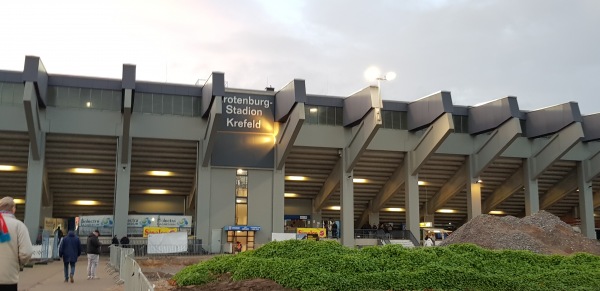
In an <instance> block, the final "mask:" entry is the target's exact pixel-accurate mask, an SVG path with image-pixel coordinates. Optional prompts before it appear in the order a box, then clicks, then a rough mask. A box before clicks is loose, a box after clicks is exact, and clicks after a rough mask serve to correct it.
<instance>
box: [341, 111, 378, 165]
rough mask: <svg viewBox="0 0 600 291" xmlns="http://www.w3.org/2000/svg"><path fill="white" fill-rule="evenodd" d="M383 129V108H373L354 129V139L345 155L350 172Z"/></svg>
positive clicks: (351, 140) (352, 138)
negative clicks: (379, 130)
mask: <svg viewBox="0 0 600 291" xmlns="http://www.w3.org/2000/svg"><path fill="white" fill-rule="evenodd" d="M380 127H381V108H377V107H376V108H373V109H371V111H369V113H367V115H366V116H365V118H364V119H363V120H362V121H361V123H360V124H359V125H358V126H355V127H353V128H352V137H351V139H350V142H349V143H348V147H347V153H348V155H345V158H346V164H347V168H346V169H345V170H346V172H350V171H352V170H353V169H354V167H355V166H356V163H358V160H359V159H360V156H361V155H362V153H364V151H365V150H366V149H367V146H369V143H370V142H371V140H372V139H373V137H374V136H375V134H376V133H377V130H378V129H379V128H380Z"/></svg>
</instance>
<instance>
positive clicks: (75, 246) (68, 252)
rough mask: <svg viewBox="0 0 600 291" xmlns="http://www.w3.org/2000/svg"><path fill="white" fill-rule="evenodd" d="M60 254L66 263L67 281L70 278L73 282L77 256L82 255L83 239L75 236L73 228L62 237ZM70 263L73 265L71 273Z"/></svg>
mask: <svg viewBox="0 0 600 291" xmlns="http://www.w3.org/2000/svg"><path fill="white" fill-rule="evenodd" d="M58 255H59V256H60V257H61V258H62V259H63V263H64V265H65V282H68V281H69V279H70V280H71V283H73V282H74V281H73V275H75V264H76V263H77V258H79V256H80V255H81V241H80V240H79V238H78V237H77V236H75V233H74V232H73V231H72V230H71V231H69V234H67V236H66V237H64V238H63V239H62V242H61V244H60V249H59V250H58ZM69 265H71V272H70V273H69Z"/></svg>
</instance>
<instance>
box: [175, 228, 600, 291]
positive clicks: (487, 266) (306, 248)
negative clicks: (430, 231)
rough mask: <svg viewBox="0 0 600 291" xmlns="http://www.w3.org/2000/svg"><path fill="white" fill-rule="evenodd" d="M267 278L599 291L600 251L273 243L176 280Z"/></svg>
mask: <svg viewBox="0 0 600 291" xmlns="http://www.w3.org/2000/svg"><path fill="white" fill-rule="evenodd" d="M222 273H231V274H232V277H233V279H234V280H243V279H253V278H265V279H271V280H274V281H276V282H278V283H279V284H281V285H283V286H285V287H287V288H294V289H299V290H596V289H597V286H600V257H598V256H594V255H589V254H575V255H572V256H557V255H553V256H547V255H540V254H535V253H532V252H529V251H508V250H507V251H492V250H486V249H482V248H480V247H478V246H476V245H473V244H461V245H456V244H455V245H450V246H447V247H434V248H414V249H407V248H403V247H401V246H398V245H387V246H384V247H366V248H363V249H360V250H356V249H350V248H347V247H344V246H342V245H340V244H339V243H337V242H335V241H319V242H316V241H307V240H290V241H283V242H272V243H269V244H267V245H265V246H263V247H261V248H260V249H257V250H254V251H248V252H244V253H241V254H239V255H235V256H232V255H224V256H218V257H215V258H213V259H211V260H209V261H206V262H203V263H200V264H198V265H194V266H190V267H187V268H185V269H183V270H181V271H180V272H179V273H178V274H177V275H175V276H174V277H173V279H174V280H175V281H176V282H177V284H178V285H181V286H183V285H200V284H204V283H206V282H210V281H211V280H214V279H215V277H216V275H218V274H222Z"/></svg>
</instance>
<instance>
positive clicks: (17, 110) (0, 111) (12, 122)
mask: <svg viewBox="0 0 600 291" xmlns="http://www.w3.org/2000/svg"><path fill="white" fill-rule="evenodd" d="M0 130H9V131H25V132H27V131H28V129H27V120H26V119H25V110H23V104H20V105H14V106H13V105H6V104H2V106H0Z"/></svg>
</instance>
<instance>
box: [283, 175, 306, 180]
mask: <svg viewBox="0 0 600 291" xmlns="http://www.w3.org/2000/svg"><path fill="white" fill-rule="evenodd" d="M285 179H286V180H288V181H305V180H307V178H306V177H304V176H285Z"/></svg>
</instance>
